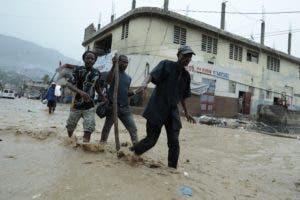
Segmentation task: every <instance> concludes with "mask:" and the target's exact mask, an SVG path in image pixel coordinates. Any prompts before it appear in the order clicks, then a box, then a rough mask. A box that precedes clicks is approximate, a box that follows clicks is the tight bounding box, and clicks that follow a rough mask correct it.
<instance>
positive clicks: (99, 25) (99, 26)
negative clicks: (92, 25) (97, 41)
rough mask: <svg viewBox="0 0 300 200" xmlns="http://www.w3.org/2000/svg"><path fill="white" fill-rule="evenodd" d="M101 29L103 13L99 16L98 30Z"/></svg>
mask: <svg viewBox="0 0 300 200" xmlns="http://www.w3.org/2000/svg"><path fill="white" fill-rule="evenodd" d="M100 28H101V12H100V14H99V21H98V30H99V29H100Z"/></svg>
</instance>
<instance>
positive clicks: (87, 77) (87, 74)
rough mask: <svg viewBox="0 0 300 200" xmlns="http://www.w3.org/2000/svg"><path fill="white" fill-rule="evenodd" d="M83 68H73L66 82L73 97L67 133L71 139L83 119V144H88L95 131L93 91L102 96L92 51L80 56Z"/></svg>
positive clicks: (98, 74) (95, 58) (95, 57)
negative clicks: (72, 92)
mask: <svg viewBox="0 0 300 200" xmlns="http://www.w3.org/2000/svg"><path fill="white" fill-rule="evenodd" d="M82 59H83V61H84V66H75V68H74V70H73V74H72V77H71V78H70V79H69V80H68V82H67V87H68V88H70V90H72V91H74V92H75V93H76V94H75V97H74V98H73V102H72V105H71V109H70V114H69V118H68V119H67V125H66V128H67V131H68V135H69V137H72V135H73V132H74V130H75V128H76V126H77V123H78V121H79V119H80V118H81V117H82V118H83V129H84V135H83V142H89V141H90V137H91V134H92V133H93V132H94V130H95V109H94V97H95V91H97V93H98V94H99V95H101V94H102V91H101V83H100V72H99V71H98V70H97V69H95V68H93V65H94V64H95V62H96V60H97V55H96V54H95V53H94V52H93V51H86V52H84V54H83V55H82Z"/></svg>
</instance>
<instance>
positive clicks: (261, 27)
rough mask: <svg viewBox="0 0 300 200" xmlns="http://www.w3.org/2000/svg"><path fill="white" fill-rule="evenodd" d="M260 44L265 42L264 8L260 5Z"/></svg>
mask: <svg viewBox="0 0 300 200" xmlns="http://www.w3.org/2000/svg"><path fill="white" fill-rule="evenodd" d="M260 44H262V45H264V44H265V8H264V7H262V19H261V26H260Z"/></svg>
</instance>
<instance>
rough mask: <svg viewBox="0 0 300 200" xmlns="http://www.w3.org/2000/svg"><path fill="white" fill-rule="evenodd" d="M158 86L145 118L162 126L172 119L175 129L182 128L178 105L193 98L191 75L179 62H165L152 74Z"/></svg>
mask: <svg viewBox="0 0 300 200" xmlns="http://www.w3.org/2000/svg"><path fill="white" fill-rule="evenodd" d="M150 75H151V78H152V79H151V80H152V83H154V84H155V85H156V87H155V88H154V90H153V92H152V95H151V97H150V99H149V102H148V105H147V107H146V109H145V111H144V113H143V116H144V117H145V118H146V119H147V120H149V121H151V122H152V123H154V124H157V125H162V124H164V123H165V121H166V120H167V118H168V117H172V120H173V121H174V122H175V123H173V126H174V128H175V129H176V128H179V129H180V128H181V121H180V116H179V111H178V107H177V104H178V103H179V102H180V101H181V100H183V99H185V98H187V97H189V96H191V88H190V83H191V78H190V74H189V73H188V72H187V71H186V70H185V69H184V68H182V67H181V66H180V65H179V64H178V63H177V62H173V61H169V60H163V61H161V62H160V63H159V64H158V65H157V66H156V67H155V68H154V69H153V70H152V71H151V73H150Z"/></svg>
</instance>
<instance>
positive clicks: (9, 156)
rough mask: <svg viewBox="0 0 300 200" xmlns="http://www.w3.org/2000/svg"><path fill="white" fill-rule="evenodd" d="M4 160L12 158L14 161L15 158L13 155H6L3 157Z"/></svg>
mask: <svg viewBox="0 0 300 200" xmlns="http://www.w3.org/2000/svg"><path fill="white" fill-rule="evenodd" d="M5 157H6V158H13V159H16V158H17V157H16V156H14V155H7V156H5Z"/></svg>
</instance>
